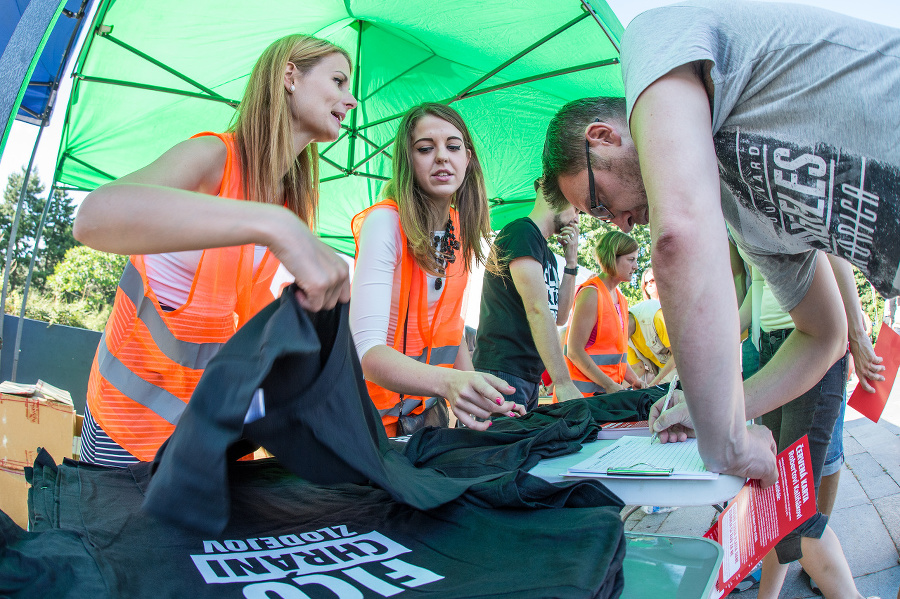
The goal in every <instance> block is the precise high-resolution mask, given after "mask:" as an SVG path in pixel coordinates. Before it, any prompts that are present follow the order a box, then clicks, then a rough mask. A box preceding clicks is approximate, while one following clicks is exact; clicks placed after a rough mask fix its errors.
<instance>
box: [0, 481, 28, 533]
mask: <svg viewBox="0 0 900 599" xmlns="http://www.w3.org/2000/svg"><path fill="white" fill-rule="evenodd" d="M28 486H29V485H28V483H27V482H25V474H24V473H23V472H15V471H7V470H0V511H3V513H5V514H6V515H7V516H9V517H10V518H12V521H13V522H15V523H16V524H18V525H19V526H21V527H22V528H25V529H27V528H28Z"/></svg>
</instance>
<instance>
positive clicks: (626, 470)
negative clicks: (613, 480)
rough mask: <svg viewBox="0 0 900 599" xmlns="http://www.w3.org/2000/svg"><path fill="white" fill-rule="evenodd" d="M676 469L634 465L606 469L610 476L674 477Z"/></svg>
mask: <svg viewBox="0 0 900 599" xmlns="http://www.w3.org/2000/svg"><path fill="white" fill-rule="evenodd" d="M674 470H675V469H674V468H657V467H656V466H653V465H652V464H634V465H633V466H619V467H612V468H607V469H606V474H607V475H608V476H666V477H668V476H672V472H673V471H674Z"/></svg>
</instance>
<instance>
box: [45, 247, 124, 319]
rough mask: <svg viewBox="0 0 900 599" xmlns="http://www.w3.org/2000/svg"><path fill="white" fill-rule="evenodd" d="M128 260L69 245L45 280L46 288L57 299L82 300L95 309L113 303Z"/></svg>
mask: <svg viewBox="0 0 900 599" xmlns="http://www.w3.org/2000/svg"><path fill="white" fill-rule="evenodd" d="M127 259H128V257H127V256H120V255H118V254H107V253H106V252H100V251H97V250H95V249H91V248H89V247H87V246H84V245H79V246H76V247H73V248H70V249H69V251H67V252H66V255H65V258H64V259H63V260H62V262H60V263H59V264H58V265H57V266H56V270H55V271H54V272H53V274H52V275H51V276H50V278H49V279H48V280H47V288H48V289H49V291H51V292H52V293H53V296H54V297H55V298H56V299H57V300H60V301H62V302H69V303H71V302H77V301H79V300H83V301H84V302H86V304H87V305H88V306H89V307H90V308H91V309H92V310H98V309H100V308H101V307H102V306H104V305H106V304H112V303H113V300H114V299H115V297H116V287H117V285H118V283H119V276H120V275H121V274H122V269H123V268H125V261H126V260H127Z"/></svg>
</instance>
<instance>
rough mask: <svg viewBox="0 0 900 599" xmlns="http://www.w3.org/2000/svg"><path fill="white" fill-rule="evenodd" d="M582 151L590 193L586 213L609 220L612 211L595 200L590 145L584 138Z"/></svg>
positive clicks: (611, 216)
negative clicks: (585, 161)
mask: <svg viewBox="0 0 900 599" xmlns="http://www.w3.org/2000/svg"><path fill="white" fill-rule="evenodd" d="M597 120H599V119H597ZM584 153H585V156H587V172H588V189H589V190H590V194H591V203H590V204H589V205H588V214H590V215H591V216H593V217H594V218H599V219H600V220H602V221H606V222H609V221H611V220H612V219H613V213H612V212H611V211H610V209H609V208H607V207H606V206H604V205H603V204H601V203H600V202H599V201H598V200H597V190H596V189H595V187H594V171H593V170H592V169H591V146H590V144H589V143H588V140H586V139H585V140H584Z"/></svg>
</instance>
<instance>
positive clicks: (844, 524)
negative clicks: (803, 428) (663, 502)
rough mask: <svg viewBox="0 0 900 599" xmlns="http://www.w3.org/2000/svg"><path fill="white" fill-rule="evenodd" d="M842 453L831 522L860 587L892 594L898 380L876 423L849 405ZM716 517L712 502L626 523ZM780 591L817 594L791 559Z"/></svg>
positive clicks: (789, 597) (701, 524)
mask: <svg viewBox="0 0 900 599" xmlns="http://www.w3.org/2000/svg"><path fill="white" fill-rule="evenodd" d="M844 456H845V460H846V461H845V463H844V466H843V469H842V471H841V479H840V485H839V487H838V495H837V500H836V502H835V506H834V511H833V513H832V517H831V520H830V524H831V526H832V528H833V529H834V531H835V533H836V534H837V536H838V539H839V540H840V541H841V546H842V547H843V549H844V554H845V555H846V556H847V563H848V564H849V565H850V570H851V572H853V577H854V579H855V580H856V586H857V588H858V589H859V591H860V593H862V595H863V596H864V597H868V596H873V595H874V596H879V597H881V599H895V598H896V597H897V596H898V595H897V593H898V588H900V383H898V384H896V385H895V386H894V390H893V392H892V394H891V396H890V398H889V399H888V404H887V407H886V408H885V411H884V414H883V415H882V417H881V420H880V421H879V422H878V424H875V423H873V422H872V421H870V420H868V419H867V418H865V417H863V416H862V415H860V414H859V413H858V412H856V411H855V410H853V409H851V408H848V409H847V413H846V416H845V419H844ZM626 509H630V506H629V507H627V508H626ZM715 517H716V512H715V509H714V508H713V507H711V506H710V507H688V508H679V509H677V510H675V511H673V512H668V513H661V514H645V513H644V512H643V511H641V510H637V511H636V512H635V513H634V514H632V515H631V516H630V517H629V518H628V520H626V522H625V528H626V530H633V531H635V532H647V533H658V534H670V535H685V536H702V534H703V533H704V532H706V530H707V529H708V528H709V527H710V525H711V523H712V522H713V521H714V520H715ZM730 597H731V598H732V599H757V593H756V589H755V588H753V589H750V590H748V591H744V592H741V593H732V594H731V596H730ZM780 597H781V599H807V598H812V597H817V595H815V594H814V593H813V592H812V591H811V590H810V588H809V586H807V584H806V582H805V581H804V580H802V579H801V577H800V567H799V565H797V564H792V565H791V568H790V570H789V571H788V575H787V579H786V580H785V583H784V587H783V588H782V590H781V596H780Z"/></svg>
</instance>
